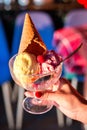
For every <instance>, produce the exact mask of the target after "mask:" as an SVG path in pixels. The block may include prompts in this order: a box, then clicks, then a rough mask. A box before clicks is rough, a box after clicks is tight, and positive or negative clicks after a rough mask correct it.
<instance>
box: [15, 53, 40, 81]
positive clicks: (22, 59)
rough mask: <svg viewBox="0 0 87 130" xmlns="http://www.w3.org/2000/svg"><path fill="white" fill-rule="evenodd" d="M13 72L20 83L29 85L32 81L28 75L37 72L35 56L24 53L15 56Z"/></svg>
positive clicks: (37, 65) (37, 66)
mask: <svg viewBox="0 0 87 130" xmlns="http://www.w3.org/2000/svg"><path fill="white" fill-rule="evenodd" d="M13 72H14V74H15V77H16V78H17V79H18V80H19V81H20V82H21V83H23V82H24V83H29V82H31V81H32V80H34V78H33V77H31V76H29V75H31V74H37V73H38V72H39V63H38V62H37V60H36V56H35V55H33V54H29V53H26V52H23V53H21V54H19V55H17V56H16V58H15V61H14V65H13Z"/></svg>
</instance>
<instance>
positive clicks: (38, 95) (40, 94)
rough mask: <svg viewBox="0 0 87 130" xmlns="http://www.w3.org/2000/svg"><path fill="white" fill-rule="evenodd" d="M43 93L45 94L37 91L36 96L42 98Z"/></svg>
mask: <svg viewBox="0 0 87 130" xmlns="http://www.w3.org/2000/svg"><path fill="white" fill-rule="evenodd" d="M42 95H43V93H42V92H36V93H35V96H36V97H37V98H40V97H41V96H42Z"/></svg>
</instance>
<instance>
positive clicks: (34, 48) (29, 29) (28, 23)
mask: <svg viewBox="0 0 87 130" xmlns="http://www.w3.org/2000/svg"><path fill="white" fill-rule="evenodd" d="M46 50H47V48H46V45H45V44H44V42H43V41H42V39H41V37H40V35H39V33H38V31H37V29H36V28H35V26H34V24H33V22H32V19H31V18H30V16H29V14H28V13H26V15H25V20H24V25H23V31H22V36H21V41H20V46H19V50H18V53H23V52H28V53H32V54H35V55H36V56H37V55H41V54H43V53H44V52H45V51H46Z"/></svg>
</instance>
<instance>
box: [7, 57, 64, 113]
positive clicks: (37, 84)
mask: <svg viewBox="0 0 87 130" xmlns="http://www.w3.org/2000/svg"><path fill="white" fill-rule="evenodd" d="M15 58H16V55H15V56H13V57H12V58H11V59H10V60H9V68H10V73H11V76H12V78H13V80H14V81H15V83H16V84H18V85H19V86H21V87H23V88H24V89H25V90H27V91H30V92H32V93H34V95H35V93H36V92H41V93H44V92H46V91H52V92H53V91H57V90H58V85H55V84H56V83H57V82H58V81H59V78H60V76H61V73H62V63H60V64H59V65H58V66H57V67H56V69H55V70H54V71H51V72H49V73H44V74H29V75H21V74H20V75H18V77H17V76H16V75H15V74H14V71H13V65H14V61H15ZM22 105H23V108H24V110H25V111H27V112H29V113H32V114H43V113H46V112H48V111H49V110H51V109H52V107H53V102H52V101H48V100H46V99H45V100H42V99H40V98H37V97H36V96H34V97H26V98H25V99H24V100H23V103H22Z"/></svg>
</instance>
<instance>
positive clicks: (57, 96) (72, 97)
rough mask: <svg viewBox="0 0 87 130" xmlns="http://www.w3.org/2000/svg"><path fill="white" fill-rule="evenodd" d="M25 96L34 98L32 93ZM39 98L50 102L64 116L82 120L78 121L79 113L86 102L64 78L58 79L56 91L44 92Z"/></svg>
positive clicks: (26, 93)
mask: <svg viewBox="0 0 87 130" xmlns="http://www.w3.org/2000/svg"><path fill="white" fill-rule="evenodd" d="M58 85H59V84H58ZM25 95H26V96H34V95H33V93H31V92H28V91H27V92H25ZM39 96H40V95H39ZM40 98H41V99H43V100H51V101H52V102H53V103H54V105H55V106H56V107H57V108H58V109H60V110H61V111H62V112H63V113H64V114H65V115H66V116H68V117H70V118H72V119H75V120H79V121H81V120H82V118H81V119H80V117H79V116H81V113H83V111H82V110H83V109H82V108H84V106H85V105H86V107H87V101H86V100H85V99H84V98H83V97H82V96H81V95H80V94H79V93H78V92H77V91H76V89H74V87H72V85H71V84H70V83H69V81H68V80H66V79H64V78H60V85H59V89H58V91H55V92H45V93H43V94H42V95H41V97H40ZM86 109H87V108H86ZM82 122H84V121H82Z"/></svg>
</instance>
